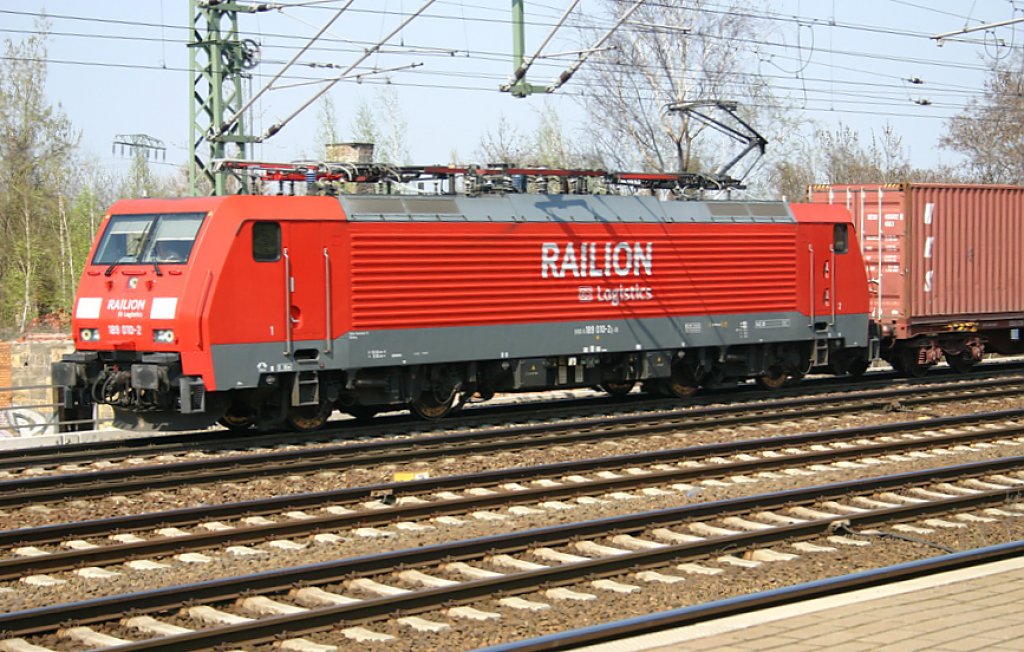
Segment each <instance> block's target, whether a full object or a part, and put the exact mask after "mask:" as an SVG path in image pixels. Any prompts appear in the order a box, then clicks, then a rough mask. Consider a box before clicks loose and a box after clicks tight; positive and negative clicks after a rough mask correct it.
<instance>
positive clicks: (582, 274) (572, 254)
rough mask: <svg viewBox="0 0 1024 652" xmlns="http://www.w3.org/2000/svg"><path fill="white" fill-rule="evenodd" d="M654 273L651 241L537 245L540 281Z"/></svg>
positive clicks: (549, 243) (546, 243)
mask: <svg viewBox="0 0 1024 652" xmlns="http://www.w3.org/2000/svg"><path fill="white" fill-rule="evenodd" d="M653 271H654V244H653V243H651V242H580V243H572V242H568V243H566V244H565V245H564V246H560V245H559V244H558V243H555V242H544V243H542V244H541V246H540V275H541V278H568V277H572V278H605V277H607V278H611V277H616V276H617V277H625V276H650V275H651V274H652V273H653Z"/></svg>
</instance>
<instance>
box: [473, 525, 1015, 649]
mask: <svg viewBox="0 0 1024 652" xmlns="http://www.w3.org/2000/svg"><path fill="white" fill-rule="evenodd" d="M1022 554H1024V541H1011V542H1009V543H1002V544H997V545H994V546H986V547H984V548H977V549H974V550H967V551H964V552H956V553H952V554H948V555H940V556H938V557H930V558H927V559H918V560H915V561H911V562H907V563H904V564H897V565H895V566H886V567H884V568H876V569H872V570H867V571H861V572H859V573H851V574H849V575H841V576H839V577H830V578H827V579H823V580H816V581H813V582H806V583H803V584H797V585H795V586H786V587H782V588H778V589H772V590H770V591H762V592H759V593H753V594H749V595H741V596H737V597H733V598H725V599H723V600H716V601H714V602H708V603H705V604H699V605H694V606H691V607H681V608H679V609H671V610H668V611H663V612H660V613H656V614H649V615H645V616H638V617H635V618H629V619H626V620H620V621H615V622H610V623H602V624H600V625H595V626H592V627H584V628H580V629H574V630H571V631H568V632H560V633H557V634H550V635H547V636H541V637H538V638H533V639H528V640H523V641H515V642H511V643H503V644H499V645H492V646H488V647H485V648H480V649H479V650H478V652H554V651H556V650H570V649H576V648H579V647H581V646H583V645H594V644H597V643H601V642H604V641H620V640H624V639H626V638H628V637H632V636H639V635H642V634H648V633H651V632H657V631H663V630H666V629H671V628H676V627H685V626H687V625H694V624H697V623H702V622H707V621H710V620H714V619H718V618H725V617H728V616H734V615H739V614H746V613H751V612H754V611H758V610H761V609H768V608H770V607H777V606H781V605H787V604H793V603H796V602H803V601H805V600H812V599H815V598H822V597H828V596H833V595H839V594H841V593H848V592H850V591H856V590H859V589H867V588H872V587H876V586H884V585H887V584H894V583H896V582H903V581H906V580H911V579H914V578H918V577H924V576H928V575H937V574H939V573H945V572H949V571H953V570H958V569H961V568H967V567H970V566H977V565H980V564H987V563H992V562H997V561H1001V560H1004V559H1011V558H1014V557H1019V556H1021V555H1022Z"/></svg>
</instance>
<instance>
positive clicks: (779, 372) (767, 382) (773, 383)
mask: <svg viewBox="0 0 1024 652" xmlns="http://www.w3.org/2000/svg"><path fill="white" fill-rule="evenodd" d="M787 380H789V374H787V373H786V372H785V371H783V369H782V368H781V367H772V368H771V369H769V370H768V371H767V372H766V373H763V374H761V375H760V376H758V377H756V378H754V382H755V383H757V386H758V387H760V388H762V389H779V388H780V387H782V386H783V385H785V384H786V381H787Z"/></svg>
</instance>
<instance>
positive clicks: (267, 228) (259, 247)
mask: <svg viewBox="0 0 1024 652" xmlns="http://www.w3.org/2000/svg"><path fill="white" fill-rule="evenodd" d="M252 259H253V260H255V261H256V262H258V263H272V262H275V261H277V260H280V259H281V225H280V224H278V223H277V222H256V223H254V224H253V225H252Z"/></svg>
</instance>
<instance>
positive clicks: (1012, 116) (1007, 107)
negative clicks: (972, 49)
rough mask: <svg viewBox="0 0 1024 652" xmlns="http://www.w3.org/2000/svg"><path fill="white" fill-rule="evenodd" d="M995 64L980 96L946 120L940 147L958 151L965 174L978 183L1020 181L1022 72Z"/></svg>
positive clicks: (1023, 158) (1023, 166)
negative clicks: (996, 66) (961, 157)
mask: <svg viewBox="0 0 1024 652" xmlns="http://www.w3.org/2000/svg"><path fill="white" fill-rule="evenodd" d="M1020 58H1024V55H1019V57H1018V60H1017V62H1016V64H1015V66H1014V67H1013V68H1011V67H1005V68H995V69H993V70H992V72H991V74H990V75H989V78H988V80H987V81H986V82H985V92H984V94H983V95H982V97H981V99H972V100H971V101H970V102H969V103H968V105H967V107H966V108H965V109H964V110H963V111H962V112H960V114H958V115H956V116H955V117H953V118H952V119H951V120H950V121H949V123H948V133H947V134H946V135H945V136H943V138H942V139H941V140H940V141H939V142H940V144H941V145H942V146H943V147H946V148H948V149H951V150H953V151H955V152H959V153H960V154H962V155H963V156H964V157H965V159H966V161H965V163H964V165H963V168H964V172H965V173H966V176H967V177H969V178H971V179H972V180H975V181H978V182H981V183H1014V184H1024V72H1022V68H1021V61H1020Z"/></svg>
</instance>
